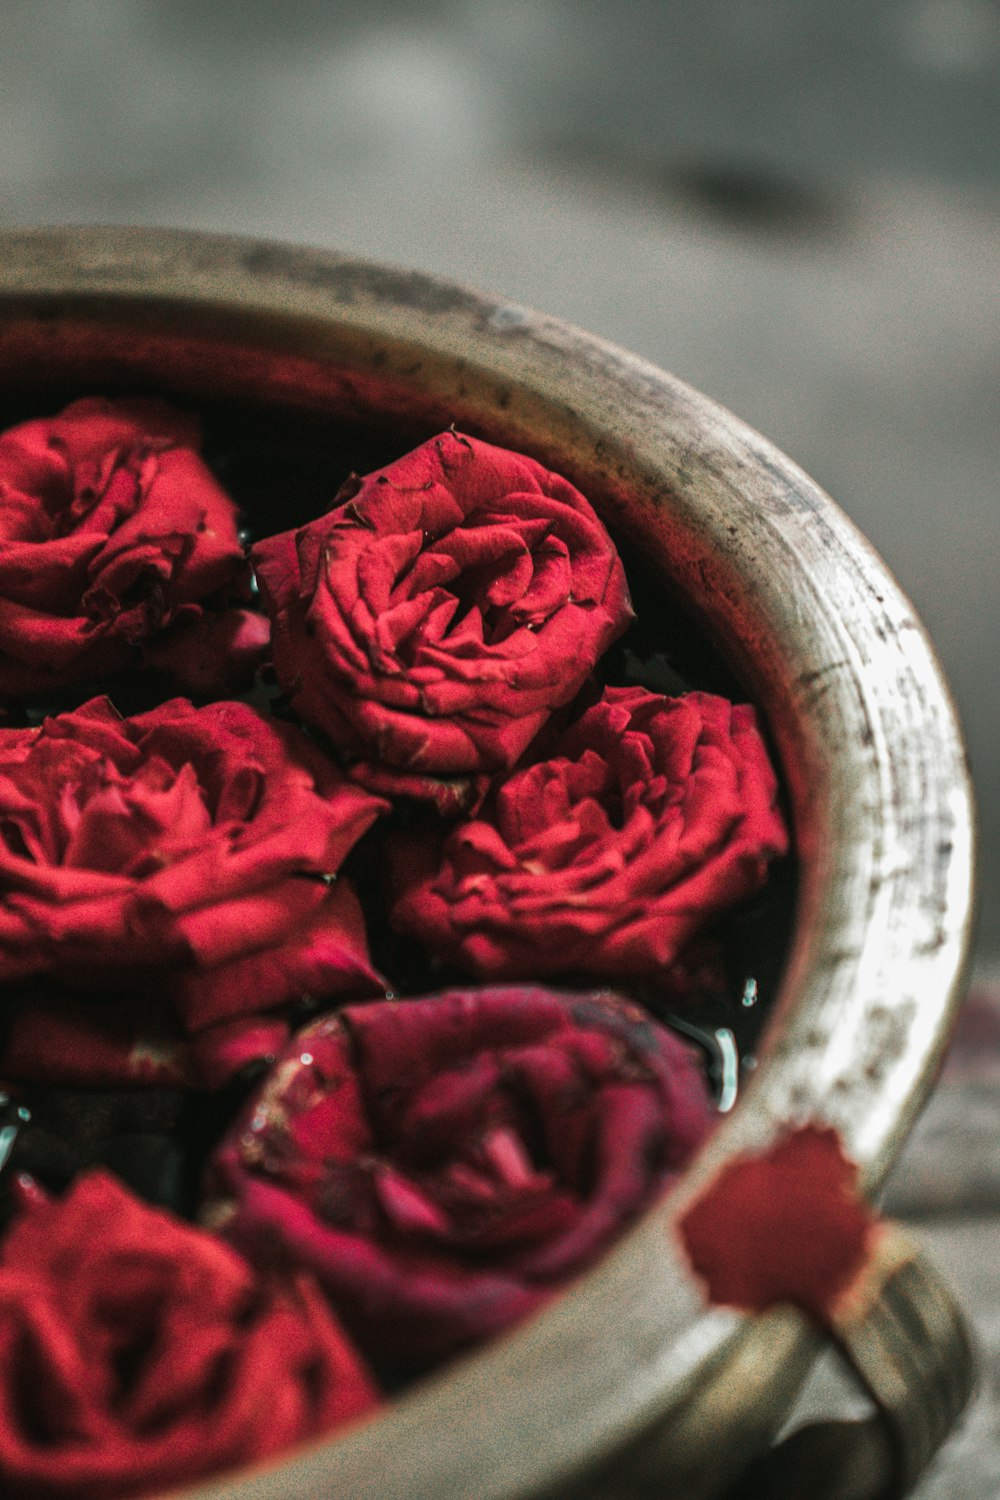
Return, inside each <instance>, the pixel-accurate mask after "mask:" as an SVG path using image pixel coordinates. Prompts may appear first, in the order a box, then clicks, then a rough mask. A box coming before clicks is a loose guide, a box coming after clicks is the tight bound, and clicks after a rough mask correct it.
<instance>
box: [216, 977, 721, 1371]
mask: <svg viewBox="0 0 1000 1500" xmlns="http://www.w3.org/2000/svg"><path fill="white" fill-rule="evenodd" d="M711 1121H712V1109H711V1107H710V1104H709V1101H708V1097H707V1094H706V1090H705V1085H704V1083H703V1081H702V1077H701V1074H700V1072H699V1069H698V1066H697V1064H696V1063H695V1062H694V1060H693V1058H692V1055H691V1054H690V1053H689V1052H688V1050H687V1049H686V1048H685V1046H684V1045H683V1044H682V1043H681V1042H680V1041H678V1040H677V1038H676V1037H675V1036H673V1035H672V1034H671V1033H670V1032H668V1031H666V1030H665V1029H664V1028H663V1027H661V1026H658V1025H657V1024H655V1023H654V1022H653V1021H651V1020H650V1018H649V1016H648V1015H647V1014H646V1013H645V1012H643V1011H641V1010H640V1009H639V1008H638V1007H636V1006H634V1005H632V1004H630V1003H629V1002H627V1001H625V1000H622V999H619V998H616V997H613V996H610V995H608V994H607V993H604V992H602V993H596V994H559V993H555V992H553V991H551V990H544V989H540V988H534V987H524V988H519V989H513V988H511V989H499V988H496V989H483V990H470V991H452V992H449V993H446V994H442V995H436V996H430V997H425V998H423V999H420V1000H410V1001H399V1002H397V1001H381V1002H376V1003H374V1004H372V1005H367V1006H351V1007H348V1008H347V1009H345V1010H342V1011H340V1012H339V1013H338V1014H337V1015H336V1016H327V1017H325V1018H324V1019H322V1020H320V1021H318V1022H316V1023H314V1024H313V1025H311V1026H310V1027H308V1028H307V1029H306V1030H304V1031H302V1032H300V1034H299V1036H298V1037H297V1039H296V1040H295V1042H294V1043H293V1044H292V1046H291V1047H290V1048H289V1050H288V1051H287V1052H286V1053H285V1055H284V1057H283V1058H281V1059H279V1061H278V1063H277V1065H276V1066H275V1068H274V1070H273V1071H272V1073H271V1074H270V1077H269V1080H268V1082H267V1083H266V1085H265V1087H264V1090H263V1092H262V1093H261V1094H260V1095H259V1097H258V1098H257V1099H256V1101H255V1102H254V1103H253V1105H252V1107H251V1108H250V1109H249V1111H248V1112H247V1114H246V1116H245V1117H244V1118H243V1119H242V1120H240V1121H239V1122H238V1124H237V1125H236V1127H235V1128H234V1129H233V1131H232V1132H231V1134H230V1136H229V1138H228V1140H227V1141H226V1142H224V1143H223V1146H222V1147H221V1149H220V1151H219V1152H218V1154H217V1157H216V1160H215V1165H214V1169H213V1172H214V1179H213V1187H211V1188H210V1196H211V1194H212V1192H213V1191H214V1194H215V1195H216V1198H217V1201H216V1203H215V1205H214V1208H213V1210H212V1221H213V1223H214V1224H216V1226H217V1227H219V1228H220V1231H221V1232H222V1233H223V1234H226V1235H228V1236H229V1237H230V1238H231V1239H232V1240H233V1241H234V1243H235V1244H236V1245H237V1246H238V1247H239V1248H240V1249H241V1250H243V1252H244V1253H245V1254H247V1255H248V1256H249V1257H250V1258H251V1259H252V1260H253V1259H258V1260H261V1261H263V1262H264V1263H267V1262H269V1261H270V1260H271V1259H272V1258H277V1259H278V1260H279V1261H281V1260H285V1261H287V1262H288V1263H290V1264H292V1265H303V1266H306V1267H308V1268H309V1269H311V1270H312V1271H314V1272H315V1273H316V1275H317V1277H318V1279H319V1281H320V1282H321V1284H322V1285H323V1287H324V1289H325V1290H326V1292H327V1294H328V1295H329V1296H330V1297H331V1299H332V1301H333V1305H334V1307H335V1308H336V1309H337V1311H338V1314H339V1315H340V1316H341V1317H342V1318H343V1320H344V1323H345V1325H346V1326H347V1327H348V1328H349V1329H350V1330H351V1332H352V1333H353V1335H354V1336H355V1338H357V1340H358V1342H359V1344H360V1346H361V1347H362V1349H364V1350H365V1351H366V1354H367V1356H368V1358H369V1359H371V1361H372V1362H373V1364H375V1366H376V1368H384V1369H386V1370H387V1371H389V1370H391V1371H392V1372H393V1373H399V1372H400V1371H406V1372H412V1371H413V1370H414V1369H420V1368H422V1367H426V1366H427V1365H428V1364H430V1363H432V1362H433V1361H435V1360H438V1359H441V1358H442V1357H445V1356H448V1355H450V1354H453V1353H455V1352H456V1351H457V1350H459V1349H462V1348H464V1347H466V1346H468V1345H470V1344H473V1343H475V1342H477V1341H479V1340H481V1339H485V1338H487V1337H489V1336H490V1335H491V1334H494V1333H497V1332H499V1331H500V1330H501V1329H502V1328H505V1327H507V1326H508V1324H510V1323H512V1322H514V1321H515V1320H516V1319H519V1318H522V1317H524V1316H525V1315H526V1314H527V1313H529V1312H531V1311H532V1310H533V1309H534V1308H536V1307H538V1306H539V1304H540V1303H541V1302H542V1301H543V1300H544V1299H545V1298H546V1297H548V1296H549V1295H550V1294H551V1293H552V1291H553V1290H554V1289H555V1288H556V1287H558V1286H560V1285H562V1284H563V1283H565V1282H566V1280H567V1279H568V1278H569V1277H571V1276H573V1275H574V1274H575V1273H576V1272H577V1271H579V1270H581V1269H582V1268H583V1267H585V1266H587V1265H588V1264H590V1263H591V1262H592V1261H593V1260H594V1259H595V1257H596V1256H597V1255H598V1254H599V1253H600V1252H601V1251H602V1250H603V1249H604V1248H605V1247H606V1246H607V1245H608V1244H609V1243H610V1242H611V1241H612V1240H613V1238H614V1237H615V1235H617V1234H618V1232H619V1231H620V1230H621V1229H622V1227H623V1226H624V1225H625V1224H626V1223H628V1221H629V1220H630V1219H632V1218H633V1217H634V1216H635V1215H636V1214H637V1213H638V1212H639V1211H640V1210H642V1209H643V1208H645V1207H646V1206H647V1205H648V1204H649V1203H650V1202H651V1201H652V1200H653V1199H654V1198H655V1197H656V1196H657V1195H658V1194H659V1193H660V1192H661V1191H662V1190H663V1189H664V1187H665V1186H666V1185H667V1184H668V1183H669V1182H670V1181H671V1180H672V1178H673V1177H674V1176H675V1174H676V1173H677V1172H678V1171H679V1170H680V1168H681V1167H682V1166H683V1164H684V1163H685V1161H686V1160H687V1159H688V1157H689V1156H690V1154H691V1153H692V1151H693V1150H694V1149H695V1147H696V1146H697V1144H698V1143H699V1142H700V1141H701V1139H702V1138H703V1136H704V1135H705V1134H706V1132H707V1131H708V1129H709V1127H710V1124H711Z"/></svg>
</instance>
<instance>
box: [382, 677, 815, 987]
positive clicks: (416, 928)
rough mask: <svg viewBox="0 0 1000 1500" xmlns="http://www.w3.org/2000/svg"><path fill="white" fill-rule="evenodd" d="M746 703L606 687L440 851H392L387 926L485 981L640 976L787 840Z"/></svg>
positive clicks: (734, 896) (759, 879) (759, 880)
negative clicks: (544, 754) (393, 880)
mask: <svg viewBox="0 0 1000 1500" xmlns="http://www.w3.org/2000/svg"><path fill="white" fill-rule="evenodd" d="M776 798H777V783H776V780H775V775H774V771H773V770H772V768H771V763H770V760H769V759H768V755H767V750H766V748H765V746H764V742H763V740H762V738H761V735H760V732H759V730H758V728H757V722H756V717H755V715H754V711H753V709H752V708H750V707H748V706H747V705H745V704H740V705H734V704H731V703H729V702H728V701H727V700H726V699H724V698H717V697H715V696H713V695H712V694H710V693H688V694H687V695H686V696H685V697H682V698H663V697H660V696H659V695H658V694H655V693H649V692H647V691H646V690H645V689H644V688H638V687H632V688H608V689H606V691H605V693H604V696H603V698H602V699H601V701H600V702H598V703H596V704H594V706H593V707H592V708H590V709H588V710H587V711H586V712H585V713H584V714H583V715H582V716H581V717H580V719H579V720H578V721H577V722H576V724H574V725H573V726H572V727H571V728H570V729H569V730H567V731H566V732H565V733H564V734H563V735H562V736H561V738H560V739H558V740H557V741H556V743H555V744H554V745H553V746H552V747H551V750H550V758H549V759H546V760H542V761H540V762H539V763H538V764H536V765H531V766H527V767H525V768H524V769H522V770H518V771H515V772H514V773H513V775H511V776H509V777H508V778H507V779H506V780H505V781H503V782H501V783H500V784H499V786H498V787H497V788H496V790H495V793H494V795H493V796H492V797H491V799H490V801H489V803H488V804H487V807H486V809H485V810H484V811H483V813H482V815H481V816H480V817H479V818H478V819H476V820H475V821H474V822H468V823H463V824H461V825H459V826H458V827H457V828H455V829H453V830H452V831H451V833H450V834H449V836H448V838H447V841H446V842H445V844H444V848H443V852H442V851H441V850H440V848H439V847H437V846H435V845H433V844H429V843H419V842H417V841H416V840H413V839H411V840H408V841H406V842H405V843H404V842H401V843H400V844H399V846H398V859H397V872H396V873H397V876H398V880H399V886H400V890H401V896H400V899H399V901H398V903H397V905H396V907H395V910H394V912H393V921H394V924H395V925H396V926H398V927H399V928H400V929H401V930H402V931H404V932H407V933H412V934H415V935H416V936H417V937H419V938H420V939H421V940H422V941H423V942H424V943H426V944H427V945H428V947H430V948H431V949H432V950H433V951H435V952H437V953H441V954H443V955H445V956H447V957H448V958H450V959H453V960H455V961H456V962H458V963H459V964H460V965H461V966H462V967H464V968H466V969H468V970H471V971H472V972H473V973H475V974H478V975H482V976H483V977H488V978H500V977H503V978H520V977H522V976H531V975H549V974H560V973H561V974H567V973H585V974H607V975H610V976H616V977H624V976H629V977H636V978H639V977H648V976H652V975H655V974H656V973H657V972H658V971H661V970H663V969H665V968H666V967H667V966H668V965H670V964H672V963H673V962H674V961H675V959H676V957H677V955H678V953H679V951H680V949H681V948H682V946H683V945H684V943H685V942H686V941H687V940H688V938H690V937H691V935H692V934H693V933H694V932H696V931H697V929H699V928H701V927H704V926H705V925H706V924H707V923H708V922H709V921H711V919H712V918H713V917H715V916H717V915H718V914H719V913H720V912H722V911H724V910H726V908H728V907H730V906H732V905H733V904H734V903H735V902H738V901H741V900H743V899H744V898H746V897H748V896H750V895H752V894H753V893H754V892H755V891H756V890H758V889H759V888H760V886H761V885H762V884H763V882H764V879H765V875H766V871H767V865H768V862H769V861H770V860H771V859H773V858H774V857H775V856H776V855H779V854H782V853H784V852H785V850H786V848H787V843H788V840H787V835H786V832H785V827H784V823H783V821H782V818H781V814H780V812H779V811H778V809H777V806H776Z"/></svg>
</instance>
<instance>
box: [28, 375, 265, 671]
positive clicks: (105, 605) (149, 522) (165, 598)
mask: <svg viewBox="0 0 1000 1500" xmlns="http://www.w3.org/2000/svg"><path fill="white" fill-rule="evenodd" d="M197 444H198V432H197V424H196V423H195V422H194V421H193V420H192V419H191V418H189V417H186V416H184V415H182V414H181V413H180V412H177V411H174V410H173V409H172V408H170V407H168V406H167V405H166V404H165V403H163V402H159V401H102V400H97V399H93V400H86V401H77V402H74V403H73V405H72V406H68V407H67V408H66V409H65V411H63V412H61V413H60V414H59V415H58V416H56V417H51V418H43V419H38V420H36V421H32V422H25V423H23V424H22V425H21V426H19V427H14V428H11V429H10V430H9V431H8V432H5V433H4V434H3V435H2V436H0V632H2V641H3V647H2V650H0V694H6V695H11V696H21V695H25V694H36V695H44V694H45V693H47V692H49V691H51V690H53V689H56V688H60V687H63V686H65V685H66V684H68V683H71V682H78V681H81V680H83V679H86V678H91V677H95V676H97V675H99V674H102V673H107V672H112V671H116V670H118V669H119V668H121V667H124V666H127V665H129V664H131V663H132V662H138V661H139V660H140V657H141V649H142V648H143V647H144V646H145V645H146V643H148V642H151V641H155V640H156V638H157V637H158V635H159V633H160V632H161V631H162V630H165V629H167V628H168V627H169V626H171V625H172V624H173V623H174V622H175V621H180V620H182V619H183V620H184V621H186V622H187V623H188V624H189V625H192V626H193V624H194V623H195V622H196V621H197V619H198V618H199V617H200V616H201V613H202V608H203V605H204V604H205V603H206V602H208V603H210V604H211V605H213V606H218V605H219V604H220V603H221V602H222V601H224V600H225V599H226V598H227V596H228V595H230V594H237V595H238V594H240V593H241V591H243V590H244V589H245V587H246V563H245V559H244V556H243V550H242V547H241V546H240V542H239V538H238V536H237V526H236V507H235V506H234V504H233V502H232V501H231V500H230V499H229V497H228V495H226V494H225V492H224V491H223V490H222V489H220V487H219V485H218V483H217V482H216V480H215V479H214V478H213V477H212V475H211V473H210V472H209V470H208V469H207V468H206V466H205V464H204V463H203V462H202V460H201V459H200V458H199V456H198V454H197V452H196V451H195V450H196V448H197ZM217 675H218V673H217Z"/></svg>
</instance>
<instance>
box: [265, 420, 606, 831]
mask: <svg viewBox="0 0 1000 1500" xmlns="http://www.w3.org/2000/svg"><path fill="white" fill-rule="evenodd" d="M252 557H253V560H254V563H255V565H256V569H257V578H258V580H259V583H260V587H261V592H262V595H263V598H264V602H265V605H266V607H267V609H268V612H269V613H270V614H271V616H272V620H273V633H274V640H273V650H274V664H275V668H276V670H277V673H278V676H279V678H280V680H281V682H282V684H283V686H284V687H285V689H286V691H288V692H289V693H290V694H291V698H292V703H293V704H294V706H295V708H296V710H297V711H298V712H299V713H300V714H301V715H302V717H303V719H305V720H306V721H307V722H308V723H310V724H313V725H317V726H319V727H320V728H322V729H324V730H325V731H326V733H327V734H328V735H329V736H330V738H331V740H332V741H333V742H334V743H335V744H336V745H338V746H339V747H340V749H341V750H342V752H343V753H344V755H345V756H346V757H347V758H349V759H350V760H352V761H353V762H354V766H353V774H355V775H356V776H357V777H358V778H359V779H361V780H363V781H364V782H365V784H366V785H368V786H371V787H372V788H374V789H375V790H377V791H384V792H390V793H393V794H400V795H404V796H411V797H418V798H422V799H424V800H429V801H431V802H433V803H435V804H436V805H437V806H438V807H439V808H440V809H441V810H442V811H449V812H455V811H458V810H460V809H461V808H462V807H463V806H464V807H470V806H472V805H474V804H475V803H476V802H477V801H479V800H481V797H482V795H483V793H484V792H485V789H486V786H487V784H488V780H489V777H490V776H491V775H493V774H494V773H495V772H496V771H498V770H503V769H504V768H505V767H508V766H511V765H513V763H514V762H515V761H516V760H517V758H518V756H519V755H520V754H521V752H522V751H523V750H524V748H525V746H526V745H527V744H528V742H529V741H530V740H531V739H533V738H534V736H535V735H536V734H537V732H538V730H539V729H540V728H541V727H542V725H543V724H544V723H545V721H546V719H547V718H548V717H549V715H550V713H551V712H552V710H553V709H554V708H556V707H558V706H559V705H561V704H564V703H567V702H568V701H569V700H570V699H571V698H572V697H573V696H574V694H575V693H576V692H577V690H578V689H579V688H580V686H581V685H582V683H583V682H584V680H585V679H586V677H587V675H588V674H589V672H590V671H591V668H592V667H593V665H594V663H595V662H596V661H597V659H598V657H600V656H601V654H602V653H603V652H604V651H605V650H606V648H607V647H608V646H610V645H611V643H612V642H613V641H614V640H615V639H616V638H617V637H618V636H619V635H620V634H621V633H622V631H623V630H624V629H625V627H626V625H627V624H628V623H629V621H630V619H631V618H632V610H631V605H630V603H629V598H628V592H627V589H626V584H625V576H624V573H623V571H622V566H621V562H620V560H619V558H618V555H617V553H616V551H615V548H614V546H613V544H612V542H611V540H610V538H609V536H608V534H607V532H606V531H605V529H604V527H603V526H602V525H601V523H600V521H599V520H598V519H597V517H596V515H595V514H594V512H593V510H592V509H591V507H590V505H589V504H588V502H587V501H586V500H585V499H584V497H583V496H582V495H581V494H580V493H579V492H578V491H577V490H576V489H574V488H573V486H572V485H571V484H569V483H568V482H567V481H566V480H565V479H561V478H559V476H558V475H555V474H550V473H549V472H548V470H546V469H544V468H542V466H541V465H540V464H538V463H535V462H534V460H532V459H530V458H525V457H523V456H522V455H521V454H518V453H511V452H508V451H507V450H506V449H503V448H496V447H493V446H492V445H491V444H489V443H483V442H479V441H478V440H477V439H475V438H468V437H463V436H462V435H461V434H459V433H454V432H446V433H443V434H442V435H441V436H440V437H436V438H434V439H433V440H432V441H430V442H427V443H424V444H423V446H422V447H420V448H417V449H415V450H414V452H412V453H410V454H408V455H407V456H406V457H405V458H401V459H399V460H397V462H396V463H393V464H389V466H388V467H387V468H385V469H380V470H379V471H378V472H376V473H374V474H370V475H368V477H367V478H365V479H356V478H355V479H352V480H350V481H348V483H347V484H346V485H345V486H344V488H343V489H342V490H341V492H340V495H339V496H338V497H337V502H335V505H334V508H333V509H332V510H331V511H330V512H329V513H328V514H327V515H324V516H321V517H319V519H317V520H315V521H312V522H310V523H309V524H308V525H307V526H303V527H301V528H300V529H299V530H298V531H288V532H284V533H283V534H282V535H280V536H276V537H271V538H269V539H268V540H267V541H263V542H260V543H258V545H257V546H256V547H254V548H253V550H252Z"/></svg>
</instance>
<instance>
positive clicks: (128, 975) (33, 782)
mask: <svg viewBox="0 0 1000 1500" xmlns="http://www.w3.org/2000/svg"><path fill="white" fill-rule="evenodd" d="M383 807H384V804H382V803H381V802H379V801H378V799H377V798H375V797H373V796H371V795H370V794H369V793H367V792H365V791H363V790H362V789H361V788H359V787H357V786H355V785H354V784H353V783H352V782H350V781H348V780H347V779H346V778H345V777H344V776H343V775H342V774H341V773H340V772H339V771H338V770H337V769H336V768H335V767H334V766H333V765H331V763H330V762H329V761H328V760H327V758H326V757H325V756H324V755H323V754H322V753H321V752H320V751H319V750H318V749H317V748H316V746H314V745H313V744H311V742H310V741H309V740H308V739H306V737H305V736H304V735H302V734H300V733H299V732H298V731H297V730H294V729H291V728H289V727H288V726H287V725H283V724H281V723H280V722H279V721H277V720H273V719H270V720H269V719H263V718H262V717H261V716H260V715H259V714H257V713H256V712H255V711H254V710H253V709H251V708H248V707H247V706H246V705H244V704H242V703H226V702H223V703H213V704H210V705H208V706H207V707H205V708H200V709H196V708H193V707H192V706H191V704H190V703H188V702H186V701H185V700H184V699H174V700H173V701H171V702H169V703H165V704H162V705H161V706H160V707H159V708H156V709H153V710H152V711H151V712H149V713H145V714H140V715H137V716H136V717H134V718H131V719H125V718H122V717H121V716H120V715H119V714H118V713H117V712H116V711H115V710H114V708H112V706H111V704H110V703H109V702H108V701H107V699H95V700H93V701H92V702H91V703H88V704H86V705H85V706H84V707H83V708H80V709H78V710H76V711H75V712H73V713H67V714H61V715H60V716H59V717H58V718H53V719H48V720H46V721H45V723H44V724H43V725H42V727H41V728H40V729H23V730H14V729H12V730H0V893H2V896H3V904H2V907H0V980H8V981H9V980H22V979H26V978H30V977H32V976H39V975H44V976H48V977H51V978H52V979H54V980H58V981H60V982H61V983H63V984H65V985H68V986H70V987H72V988H74V989H78V990H90V991H94V992H98V993H102V994H103V993H106V992H107V991H109V990H112V991H127V990H129V989H131V988H132V987H137V988H138V989H139V990H140V992H142V994H143V996H144V999H146V998H147V997H148V996H149V995H154V996H155V995H159V996H161V997H163V998H164V999H166V1000H167V1001H169V1002H170V1005H171V1009H172V1011H173V1013H174V1014H175V1015H176V1017H177V1018H178V1019H179V1021H180V1023H181V1025H182V1026H183V1027H184V1029H185V1030H186V1031H188V1032H197V1031H200V1030H201V1029H202V1028H204V1027H208V1026H211V1025H213V1024H215V1023H219V1022H223V1021H230V1020H232V1019H233V1018H235V1017H239V1016H245V1015H247V1014H252V1013H256V1012H258V1011H261V1010H264V1009H266V1008H267V1007H270V1006H275V1005H280V1004H282V1003H284V1002H285V1001H288V1000H290V999H292V998H293V997H298V996H299V995H301V994H303V993H313V994H316V995H344V994H348V995H354V996H360V995H368V994H372V993H378V992H379V991H380V990H382V989H383V988H384V986H383V985H382V984H381V982H380V981H379V979H378V976H377V975H375V974H374V973H373V971H372V969H371V967H370V964H369V961H368V955H367V948H366V944H365V936H364V927H363V923H362V920H361V914H360V910H359V908H358V904H357V901H356V899H355V897H354V895H353V893H352V891H351V890H350V889H349V887H348V886H347V885H346V884H345V883H344V882H343V881H342V880H331V879H330V877H332V876H333V875H334V874H335V872H336V871H337V869H338V867H339V866H340V863H341V861H342V860H343V859H344V857H345V855H346V854H347V853H348V851H349V850H350V849H351V847H352V846H353V845H354V843H355V842H356V840H357V839H358V838H359V837H360V836H361V834H362V833H364V831H365V829H366V828H367V827H368V826H369V824H370V823H371V822H372V820H373V819H374V818H375V817H376V816H377V814H378V813H379V812H380V811H381V810H382V809H383Z"/></svg>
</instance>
